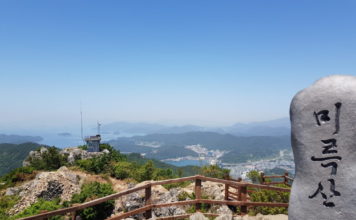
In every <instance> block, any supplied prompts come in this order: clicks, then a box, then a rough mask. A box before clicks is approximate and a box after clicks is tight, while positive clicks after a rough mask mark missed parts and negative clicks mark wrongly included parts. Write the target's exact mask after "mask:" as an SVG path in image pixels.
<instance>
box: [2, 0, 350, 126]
mask: <svg viewBox="0 0 356 220" xmlns="http://www.w3.org/2000/svg"><path fill="white" fill-rule="evenodd" d="M355 39H356V1H354V0H344V1H335V0H334V1H328V0H320V1H318V0H313V1H310V0H306V1H301V0H299V1H285V0H281V1H274V0H268V1H266V0H260V1H254V0H248V1H246V0H245V1H242V0H241V1H238V0H231V1H224V0H221V1H218V0H216V1H209V0H201V1H198V0H162V1H156V0H150V1H148V0H142V1H135V0H126V1H123V0H122V1H116V0H115V1H73V0H61V1H59V0H55V1H48V0H45V1H36V0H33V1H17V0H5V1H1V2H0V98H1V99H0V100H1V106H0V115H1V116H0V129H1V128H4V127H14V128H20V127H30V126H37V127H51V126H65V125H77V124H78V121H79V108H80V107H79V106H80V102H82V105H83V111H84V116H85V120H86V122H87V123H94V122H95V121H96V120H100V121H102V122H103V123H108V122H112V121H146V122H160V123H171V124H186V123H189V124H200V125H229V124H233V123H235V122H249V121H262V120H269V119H275V118H280V117H286V116H288V111H289V103H290V100H291V98H292V97H293V95H294V94H295V93H296V92H297V91H299V90H301V89H302V88H304V87H307V86H308V85H310V84H311V83H312V82H314V81H315V80H317V79H318V78H320V77H322V76H326V75H330V74H336V73H339V74H349V75H356V40H355Z"/></svg>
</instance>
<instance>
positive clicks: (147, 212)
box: [145, 184, 152, 219]
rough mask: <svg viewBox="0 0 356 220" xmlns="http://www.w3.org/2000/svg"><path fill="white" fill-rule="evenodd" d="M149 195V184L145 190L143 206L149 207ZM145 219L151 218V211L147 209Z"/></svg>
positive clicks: (150, 191)
mask: <svg viewBox="0 0 356 220" xmlns="http://www.w3.org/2000/svg"><path fill="white" fill-rule="evenodd" d="M151 194H152V190H151V184H149V185H148V186H147V187H146V188H145V205H151V203H152V198H151ZM145 218H146V219H150V218H152V209H149V210H147V211H146V212H145Z"/></svg>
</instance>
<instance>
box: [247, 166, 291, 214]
mask: <svg viewBox="0 0 356 220" xmlns="http://www.w3.org/2000/svg"><path fill="white" fill-rule="evenodd" d="M247 176H248V178H250V179H251V181H252V182H253V183H257V184H259V183H261V180H262V178H261V174H260V173H259V172H258V171H256V170H252V171H250V172H249V173H248V174H247ZM275 186H276V187H281V188H290V187H289V186H286V185H284V184H278V185H275ZM249 195H250V199H251V201H252V202H279V203H288V202H289V195H290V193H289V192H277V191H273V190H261V189H257V190H256V191H254V192H252V193H250V194H249ZM258 213H261V214H263V215H269V214H271V215H276V214H288V209H287V208H284V207H263V206H260V207H253V208H252V207H250V208H249V214H250V215H256V214H258Z"/></svg>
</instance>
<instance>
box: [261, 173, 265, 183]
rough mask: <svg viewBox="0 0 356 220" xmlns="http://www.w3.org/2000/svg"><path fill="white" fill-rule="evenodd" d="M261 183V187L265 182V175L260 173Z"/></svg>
mask: <svg viewBox="0 0 356 220" xmlns="http://www.w3.org/2000/svg"><path fill="white" fill-rule="evenodd" d="M261 181H262V183H261V184H262V185H263V184H265V182H266V180H265V174H264V173H263V172H262V173H261Z"/></svg>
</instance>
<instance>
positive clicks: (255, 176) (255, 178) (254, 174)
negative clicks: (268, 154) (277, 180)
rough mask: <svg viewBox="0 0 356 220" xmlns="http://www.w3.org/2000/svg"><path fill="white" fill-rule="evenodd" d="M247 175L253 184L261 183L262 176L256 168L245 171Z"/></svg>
mask: <svg viewBox="0 0 356 220" xmlns="http://www.w3.org/2000/svg"><path fill="white" fill-rule="evenodd" d="M247 177H248V178H249V179H250V180H251V181H252V183H254V184H261V183H262V177H261V174H260V173H259V172H258V171H257V170H251V171H250V172H248V173H247Z"/></svg>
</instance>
